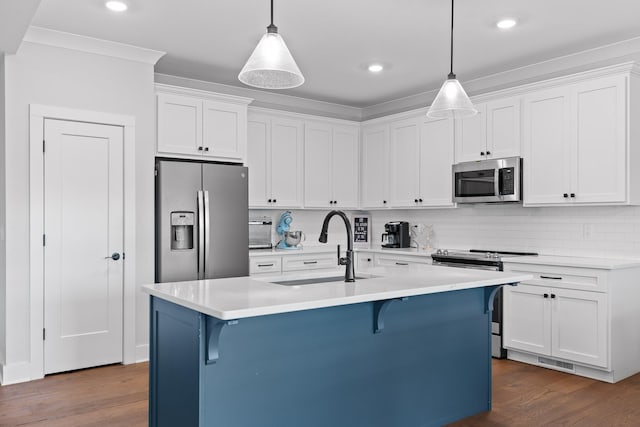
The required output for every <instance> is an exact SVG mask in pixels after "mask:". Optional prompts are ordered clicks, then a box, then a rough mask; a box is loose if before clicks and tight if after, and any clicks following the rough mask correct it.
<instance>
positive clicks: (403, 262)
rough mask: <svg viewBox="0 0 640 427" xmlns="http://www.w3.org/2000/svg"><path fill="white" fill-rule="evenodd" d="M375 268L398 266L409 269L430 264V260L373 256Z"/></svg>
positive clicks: (403, 256) (410, 257) (394, 255)
mask: <svg viewBox="0 0 640 427" xmlns="http://www.w3.org/2000/svg"><path fill="white" fill-rule="evenodd" d="M374 263H375V265H376V266H399V267H407V268H410V267H412V266H416V265H424V264H431V258H430V257H426V256H411V255H399V254H398V255H396V254H380V253H377V254H375V256H374Z"/></svg>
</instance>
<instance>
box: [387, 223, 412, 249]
mask: <svg viewBox="0 0 640 427" xmlns="http://www.w3.org/2000/svg"><path fill="white" fill-rule="evenodd" d="M384 231H385V232H384V234H382V247H383V248H408V247H409V223H408V222H406V221H392V222H388V223H386V224H385V225H384Z"/></svg>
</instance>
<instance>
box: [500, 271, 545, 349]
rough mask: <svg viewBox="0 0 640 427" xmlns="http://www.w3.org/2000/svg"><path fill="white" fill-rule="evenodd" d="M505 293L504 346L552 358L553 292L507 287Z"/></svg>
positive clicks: (537, 288)
mask: <svg viewBox="0 0 640 427" xmlns="http://www.w3.org/2000/svg"><path fill="white" fill-rule="evenodd" d="M503 291H504V293H503V295H504V325H503V328H504V346H505V347H507V348H513V349H518V350H524V351H530V352H533V353H537V354H543V355H547V356H549V355H551V316H550V314H551V309H550V308H551V305H550V304H549V300H550V298H549V297H550V292H549V290H548V289H547V288H543V287H539V286H531V285H526V284H522V283H521V284H519V285H518V286H514V287H511V286H505V287H504V288H503ZM545 294H546V295H547V297H546V298H545V296H544V295H545Z"/></svg>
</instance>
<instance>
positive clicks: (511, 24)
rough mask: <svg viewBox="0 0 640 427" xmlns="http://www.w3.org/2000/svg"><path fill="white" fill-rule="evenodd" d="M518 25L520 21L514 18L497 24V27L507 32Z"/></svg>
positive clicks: (502, 20) (505, 19)
mask: <svg viewBox="0 0 640 427" xmlns="http://www.w3.org/2000/svg"><path fill="white" fill-rule="evenodd" d="M517 23H518V21H517V20H516V19H514V18H504V19H501V20H499V21H498V22H497V23H496V27H498V28H500V29H501V30H507V29H509V28H513V27H515V26H516V24H517Z"/></svg>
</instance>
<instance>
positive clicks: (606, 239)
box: [250, 205, 640, 258]
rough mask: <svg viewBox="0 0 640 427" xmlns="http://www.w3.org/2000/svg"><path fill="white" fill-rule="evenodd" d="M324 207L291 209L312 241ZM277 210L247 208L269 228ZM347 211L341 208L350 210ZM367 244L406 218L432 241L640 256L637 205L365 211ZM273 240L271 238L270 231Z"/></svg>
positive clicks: (335, 230)
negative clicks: (429, 232) (428, 230)
mask: <svg viewBox="0 0 640 427" xmlns="http://www.w3.org/2000/svg"><path fill="white" fill-rule="evenodd" d="M328 211H329V210H293V211H292V216H293V218H294V221H293V224H292V226H293V228H294V229H300V230H303V231H304V232H305V233H306V234H307V242H306V245H312V246H316V245H319V244H320V243H318V241H317V240H318V235H319V233H320V228H321V226H322V220H323V218H324V216H325V215H326V214H327V213H328ZM281 213H282V211H272V210H255V211H254V210H252V211H251V212H250V215H254V214H255V215H266V216H271V217H272V218H273V221H274V227H275V225H276V223H277V220H278V219H279V218H280V214H281ZM351 213H352V212H347V214H351ZM369 213H370V214H371V218H372V241H373V245H374V246H377V245H379V241H380V235H381V233H382V232H383V231H384V224H385V223H386V222H388V221H400V220H402V221H409V222H410V223H412V224H416V223H424V224H432V225H433V228H434V238H433V242H432V246H434V247H442V248H456V249H469V248H472V247H473V248H488V249H502V250H514V251H534V252H539V253H543V254H550V255H576V256H597V257H616V258H640V207H636V206H602V207H589V206H571V207H535V208H525V207H522V206H521V205H474V206H461V207H458V208H456V209H433V210H431V209H429V210H427V209H424V210H417V209H416V210H384V211H370V212H369ZM274 239H277V236H275V231H274ZM329 241H330V242H335V243H341V244H344V243H345V242H346V241H345V233H344V225H342V221H339V219H333V220H332V222H331V226H330V228H329Z"/></svg>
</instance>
